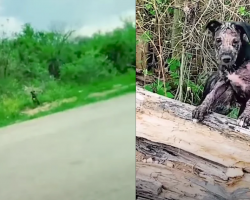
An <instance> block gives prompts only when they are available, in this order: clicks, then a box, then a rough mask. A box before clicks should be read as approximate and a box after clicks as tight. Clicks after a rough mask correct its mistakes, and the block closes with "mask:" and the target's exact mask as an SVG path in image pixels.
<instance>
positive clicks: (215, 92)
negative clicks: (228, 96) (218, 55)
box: [192, 79, 228, 121]
mask: <svg viewBox="0 0 250 200" xmlns="http://www.w3.org/2000/svg"><path fill="white" fill-rule="evenodd" d="M227 88H228V83H227V81H225V80H224V79H220V80H219V81H218V82H217V83H216V84H215V86H214V88H213V89H212V90H211V92H210V93H208V94H207V96H206V98H205V99H204V101H203V102H202V103H201V105H199V106H197V107H196V108H195V109H194V111H193V112H192V118H193V119H197V120H199V121H202V120H203V119H204V116H205V115H206V114H207V113H208V112H209V110H210V108H211V107H212V106H213V104H214V103H215V102H216V100H217V99H218V98H219V97H220V96H221V95H222V94H223V93H224V92H225V91H226V90H227Z"/></svg>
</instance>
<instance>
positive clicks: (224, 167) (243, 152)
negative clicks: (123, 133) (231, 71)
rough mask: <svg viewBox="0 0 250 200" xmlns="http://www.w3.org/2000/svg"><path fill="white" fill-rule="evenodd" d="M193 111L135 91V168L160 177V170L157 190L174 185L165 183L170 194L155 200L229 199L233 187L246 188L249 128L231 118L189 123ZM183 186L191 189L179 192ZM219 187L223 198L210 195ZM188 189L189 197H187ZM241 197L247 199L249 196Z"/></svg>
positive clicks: (249, 184) (249, 162) (249, 160)
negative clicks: (139, 154) (159, 185)
mask: <svg viewBox="0 0 250 200" xmlns="http://www.w3.org/2000/svg"><path fill="white" fill-rule="evenodd" d="M193 109H194V106H191V105H188V104H184V103H181V102H178V101H175V100H172V99H169V98H166V97H163V96H159V95H157V94H154V93H151V92H148V91H146V90H144V89H142V88H140V87H137V94H136V120H137V122H136V150H137V151H138V152H140V153H141V154H143V155H144V157H143V158H142V157H138V156H137V167H138V166H139V167H140V168H144V170H145V168H147V169H150V170H151V172H152V173H158V172H159V171H160V172H161V174H162V173H163V171H162V167H163V168H164V170H165V171H164V173H165V175H164V176H163V178H162V179H161V180H162V181H160V182H161V183H162V185H163V188H168V187H167V186H166V184H165V183H166V182H168V183H176V184H175V186H174V185H171V184H170V185H171V187H174V188H175V191H174V192H173V190H171V191H169V190H164V189H163V192H162V193H161V194H160V195H158V196H157V198H159V199H160V198H162V199H188V198H190V199H206V198H207V199H209V198H210V199H213V198H215V197H214V196H217V197H216V198H217V199H223V198H229V197H228V195H229V196H230V195H231V196H232V194H230V193H232V192H233V191H234V190H236V189H238V188H245V187H247V188H249V187H250V131H249V129H245V128H241V127H238V126H237V125H236V121H235V120H234V119H229V118H227V117H226V116H221V115H218V114H215V113H213V114H210V115H208V116H207V117H206V118H205V120H204V122H202V123H194V122H193V121H192V119H191V112H192V110H193ZM142 165H143V166H142ZM151 165H154V167H152V166H151ZM160 166H161V167H160ZM169 171H171V173H170V172H169ZM144 174H145V173H144ZM145 176H146V177H147V176H148V175H145ZM149 177H150V176H149ZM173 177H174V178H175V180H173ZM181 177H185V178H181ZM157 181H159V180H157ZM205 182H209V183H210V184H211V185H214V186H215V188H217V189H212V190H213V191H209V189H211V188H212V187H208V188H206V189H205V190H207V191H206V192H204V188H203V187H202V186H201V185H202V184H205ZM184 183H185V184H186V185H192V186H190V187H191V188H189V187H188V186H185V187H184V186H183V184H184ZM185 184H184V185H185ZM220 187H223V188H225V191H226V193H225V194H224V196H223V195H222V196H220V194H217V193H216V192H215V191H220ZM192 188H195V189H194V191H196V192H195V193H191V192H190V191H191V189H192ZM218 188H219V189H218ZM166 191H167V192H166ZM242 191H243V190H242ZM177 194H181V195H182V196H183V197H180V196H178V195H177ZM171 195H172V196H174V197H171ZM209 195H210V196H209ZM211 195H212V196H213V195H214V196H213V197H211ZM247 195H248V198H249V199H250V194H249V193H248V194H247ZM139 196H140V195H139ZM162 196H163V197H164V198H163V197H162ZM144 198H149V197H148V196H144ZM154 198H156V197H154ZM216 198H215V199H216ZM230 198H231V197H230ZM237 198H238V197H237ZM149 199H150V198H149Z"/></svg>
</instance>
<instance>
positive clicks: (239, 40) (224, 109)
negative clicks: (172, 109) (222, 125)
mask: <svg viewBox="0 0 250 200" xmlns="http://www.w3.org/2000/svg"><path fill="white" fill-rule="evenodd" d="M206 28H207V29H209V30H210V31H211V32H212V34H213V38H214V46H215V52H216V59H217V62H218V66H219V70H218V72H215V73H214V74H212V76H210V77H209V78H208V80H207V82H206V85H205V89H204V93H203V98H202V103H201V104H200V105H199V106H198V107H197V108H196V109H195V110H194V111H193V113H192V117H193V118H194V119H198V120H203V118H204V116H205V115H206V114H207V113H208V112H209V111H210V110H212V111H215V112H218V113H221V114H228V113H229V112H230V107H231V105H232V104H233V103H234V102H235V101H237V102H238V103H240V105H241V109H240V113H239V120H240V121H239V123H240V125H244V124H247V125H248V124H250V120H249V117H250V102H249V98H250V45H249V44H248V42H247V41H246V40H244V34H246V36H247V37H248V39H250V25H249V24H247V23H245V22H224V23H221V22H218V21H215V20H213V21H210V22H209V23H208V24H207V27H206ZM248 61H249V62H248ZM248 116H249V117H248Z"/></svg>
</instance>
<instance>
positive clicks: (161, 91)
mask: <svg viewBox="0 0 250 200" xmlns="http://www.w3.org/2000/svg"><path fill="white" fill-rule="evenodd" d="M157 94H159V95H162V96H165V91H164V89H163V88H160V89H159V90H157Z"/></svg>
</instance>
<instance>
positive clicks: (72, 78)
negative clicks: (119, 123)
mask: <svg viewBox="0 0 250 200" xmlns="http://www.w3.org/2000/svg"><path fill="white" fill-rule="evenodd" d="M135 45H136V41H135V27H134V26H133V25H131V24H129V23H125V24H124V27H123V28H119V29H116V30H114V31H113V32H110V33H106V34H100V33H98V34H95V35H94V36H92V37H77V38H74V37H72V36H71V33H70V32H69V33H66V34H61V33H57V32H41V31H36V30H35V29H34V28H32V27H31V26H30V25H29V24H26V25H25V26H24V27H23V30H22V32H20V33H18V34H16V36H15V37H14V38H4V39H1V41H0V105H1V109H0V126H5V125H8V124H11V123H14V122H17V121H22V120H27V119H31V118H35V117H38V116H41V115H45V114H48V113H52V112H56V111H61V110H64V109H67V108H72V107H75V106H78V105H83V104H87V103H91V102H95V101H97V100H101V99H106V98H110V97H112V96H116V95H119V94H123V93H126V92H135V62H136V58H135V57H136V55H135V51H136V50H135ZM31 93H33V94H35V95H33V97H34V99H33V100H32V95H31ZM35 97H37V99H36V98H35Z"/></svg>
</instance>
